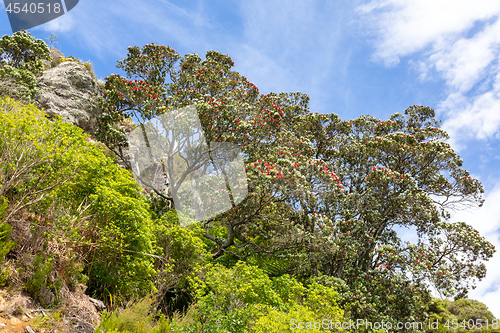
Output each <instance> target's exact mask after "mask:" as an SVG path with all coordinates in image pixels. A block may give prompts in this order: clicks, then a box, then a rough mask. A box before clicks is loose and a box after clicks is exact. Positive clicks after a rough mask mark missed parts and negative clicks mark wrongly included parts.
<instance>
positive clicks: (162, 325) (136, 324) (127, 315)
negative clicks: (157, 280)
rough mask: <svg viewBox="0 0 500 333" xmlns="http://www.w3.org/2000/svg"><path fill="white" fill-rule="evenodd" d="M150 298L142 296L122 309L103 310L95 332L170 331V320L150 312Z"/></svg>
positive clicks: (140, 332)
mask: <svg viewBox="0 0 500 333" xmlns="http://www.w3.org/2000/svg"><path fill="white" fill-rule="evenodd" d="M151 304H152V300H151V298H144V299H143V300H141V301H139V302H136V303H134V304H132V305H130V306H129V307H127V308H126V309H124V310H123V311H120V312H119V311H118V310H117V311H114V312H105V313H104V314H103V316H102V318H101V323H100V325H99V327H97V328H96V329H95V331H94V332H96V333H126V332H129V333H167V332H172V330H171V328H170V321H169V320H168V319H165V317H163V316H160V317H159V320H155V319H154V317H155V314H154V313H151Z"/></svg>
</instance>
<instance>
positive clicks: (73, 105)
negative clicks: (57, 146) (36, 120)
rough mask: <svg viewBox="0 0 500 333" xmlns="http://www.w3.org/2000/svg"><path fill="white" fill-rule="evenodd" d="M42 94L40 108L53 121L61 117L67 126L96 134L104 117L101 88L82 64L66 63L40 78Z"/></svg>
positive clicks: (53, 68) (37, 99) (38, 98)
mask: <svg viewBox="0 0 500 333" xmlns="http://www.w3.org/2000/svg"><path fill="white" fill-rule="evenodd" d="M38 87H39V88H40V93H39V94H38V95H37V97H36V104H37V106H38V107H39V108H43V110H44V111H45V113H46V114H47V115H48V116H49V118H50V117H53V116H54V115H56V114H57V115H59V116H61V117H62V119H63V120H64V121H66V122H69V123H72V124H74V125H76V126H78V127H81V128H82V129H83V130H84V131H85V132H87V133H89V134H93V133H94V132H95V129H96V123H97V118H98V117H99V116H100V115H101V112H100V109H99V107H98V105H97V96H98V94H99V84H98V82H97V79H96V77H95V75H94V74H93V73H91V72H90V71H89V69H88V68H87V67H85V65H83V64H82V63H81V62H79V61H76V60H74V61H64V62H61V63H60V64H58V65H56V66H55V67H52V68H49V69H47V70H45V72H44V74H43V75H42V76H41V77H40V78H38Z"/></svg>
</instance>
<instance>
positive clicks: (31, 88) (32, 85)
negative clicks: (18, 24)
mask: <svg viewBox="0 0 500 333" xmlns="http://www.w3.org/2000/svg"><path fill="white" fill-rule="evenodd" d="M42 59H47V60H50V59H51V54H50V51H49V48H48V46H47V44H45V42H44V41H43V40H41V39H34V38H33V36H31V34H30V33H29V32H26V31H25V30H22V31H18V32H16V33H14V34H13V35H12V36H7V35H5V36H3V37H2V38H1V39H0V96H2V95H7V96H10V97H12V98H15V99H17V100H20V101H23V102H30V101H31V100H33V98H34V97H35V96H36V94H37V93H38V91H39V88H38V87H37V80H36V77H37V76H39V75H41V74H42V73H43V70H44V67H43V63H42Z"/></svg>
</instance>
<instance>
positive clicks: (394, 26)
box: [358, 0, 500, 149]
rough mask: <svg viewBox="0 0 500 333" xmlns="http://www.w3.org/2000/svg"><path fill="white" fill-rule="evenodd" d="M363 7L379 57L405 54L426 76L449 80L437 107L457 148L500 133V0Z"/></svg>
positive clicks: (393, 59)
mask: <svg viewBox="0 0 500 333" xmlns="http://www.w3.org/2000/svg"><path fill="white" fill-rule="evenodd" d="M358 12H359V13H360V15H362V17H364V18H366V19H367V22H368V23H369V26H370V28H373V29H374V31H375V33H374V38H375V40H376V46H375V52H374V59H375V60H378V61H383V62H384V63H385V64H386V65H388V66H394V65H397V64H398V63H399V62H400V61H401V59H403V58H405V57H406V58H408V59H409V60H410V61H411V63H412V64H414V66H415V68H416V69H417V71H418V72H419V75H420V78H421V79H423V80H425V79H429V78H433V79H439V80H443V81H444V82H445V88H444V89H443V94H444V95H445V96H446V97H445V98H444V99H443V100H442V102H441V103H440V104H439V105H437V106H435V107H437V108H436V109H437V111H438V113H439V114H441V115H442V117H443V118H444V124H443V127H444V129H445V130H447V131H448V132H449V133H450V135H451V137H452V145H453V146H454V147H455V148H458V149H463V148H465V142H466V140H467V139H492V138H493V139H494V138H498V131H499V129H500V87H499V86H500V82H499V76H498V74H499V73H500V64H499V61H498V59H499V58H500V2H496V1H489V0H478V1H458V2H457V1H452V0H411V1H401V0H375V1H371V2H369V3H368V4H365V5H363V6H360V7H358Z"/></svg>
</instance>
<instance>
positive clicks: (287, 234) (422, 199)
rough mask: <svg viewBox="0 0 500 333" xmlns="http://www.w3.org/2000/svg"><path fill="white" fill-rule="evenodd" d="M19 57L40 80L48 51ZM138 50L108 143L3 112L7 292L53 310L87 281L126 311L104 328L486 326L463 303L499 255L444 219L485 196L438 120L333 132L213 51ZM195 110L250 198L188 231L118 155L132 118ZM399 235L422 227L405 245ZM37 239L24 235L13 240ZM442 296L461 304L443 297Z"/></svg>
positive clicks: (108, 93)
mask: <svg viewBox="0 0 500 333" xmlns="http://www.w3.org/2000/svg"><path fill="white" fill-rule="evenodd" d="M24 34H26V33H24ZM23 36H25V35H23ZM25 37H26V36H25ZM19 38H20V37H19V36H18V37H17V39H14V40H16V41H18V42H17V43H20V42H19ZM26 38H28V37H26ZM4 39H5V40H6V41H9V43H10V44H9V45H11V44H12V43H13V42H12V41H11V40H10V39H9V38H6V37H4ZM4 39H2V40H4ZM28 39H29V38H28ZM22 45H24V44H22ZM29 45H31V46H29ZM26 47H27V49H25V50H24V49H23V50H24V51H25V52H24V53H23V54H25V55H26V57H24V58H23V57H21V58H20V57H17V56H16V57H11V58H9V59H8V60H7V58H5V57H3V58H2V59H5V61H4V62H2V63H1V64H0V65H2V66H7V65H6V64H8V66H11V67H12V66H17V67H16V68H18V69H22V70H27V71H29V72H31V73H32V74H33V75H35V74H37V73H39V72H37V69H39V66H38V65H39V62H38V60H40V59H41V58H42V56H40V52H41V53H42V54H43V53H44V51H43V50H44V47H43V46H40V45H39V44H38V42H37V43H31V44H26ZM30 48H31V49H30ZM5 50H11V49H5ZM16 50H17V49H16ZM30 50H31V51H30ZM9 52H11V54H17V53H19V52H17V51H16V52H17V53H16V52H14V51H9ZM128 52H129V53H128V55H127V57H126V58H125V59H124V60H122V61H120V62H119V64H118V67H119V68H121V69H123V71H124V73H125V77H122V76H120V75H116V74H113V75H111V76H109V77H107V78H106V79H105V83H104V94H103V96H102V99H101V101H100V106H101V107H102V109H103V111H104V114H103V116H102V117H101V118H100V119H99V130H98V132H97V134H96V137H97V139H98V140H100V141H101V142H102V144H101V143H95V142H93V141H92V140H90V138H89V137H88V136H87V135H86V134H84V133H83V132H82V130H80V129H79V128H77V127H74V126H73V125H70V124H66V123H64V122H63V121H62V120H61V119H54V120H52V121H49V120H48V119H47V118H46V117H45V115H44V114H43V112H42V111H40V110H38V109H36V108H35V107H34V106H33V105H25V104H22V103H20V102H18V101H15V100H13V99H11V98H6V97H4V98H3V99H1V100H0V124H1V125H0V260H3V263H4V264H5V266H4V265H3V266H2V267H6V269H5V270H4V269H3V268H2V270H1V271H0V285H2V284H6V285H7V286H9V285H10V286H15V285H16V283H19V281H21V283H22V288H23V289H24V290H25V291H26V292H28V293H30V294H31V295H32V296H34V297H36V298H37V300H38V301H39V302H40V303H42V304H43V305H44V306H57V305H58V303H59V302H60V301H61V296H60V295H61V293H60V291H61V290H62V289H64V288H69V289H70V290H73V291H76V290H78V288H79V287H81V286H82V285H86V287H87V293H88V294H90V295H92V296H93V297H96V298H99V299H102V300H104V301H105V302H106V304H107V305H108V306H109V307H111V310H116V311H115V312H113V311H110V312H108V313H107V314H106V315H105V316H104V317H103V319H104V320H103V322H102V323H101V326H100V327H99V328H98V329H97V330H96V331H97V332H147V331H151V332H168V331H172V330H173V331H179V332H181V331H182V332H224V331H225V332H267V331H271V332H286V331H295V330H296V329H297V328H300V327H303V326H304V327H310V328H311V331H319V330H320V328H318V327H317V326H315V323H322V324H323V326H322V327H321V328H324V327H325V326H324V325H327V326H328V324H327V323H333V325H334V324H335V323H336V322H337V323H341V322H349V321H356V320H358V319H363V320H366V321H370V322H372V323H375V322H382V321H384V322H385V323H391V324H392V325H393V326H396V323H397V322H428V321H429V320H435V319H438V320H439V321H440V322H442V321H443V320H446V319H449V318H452V319H460V320H462V318H463V319H464V320H469V319H471V318H474V319H477V318H476V317H477V316H484V317H485V319H489V320H493V319H494V318H492V316H491V314H490V313H488V312H487V310H486V309H481V308H480V306H479V305H478V303H476V302H472V301H469V300H467V299H464V298H465V297H466V295H467V292H468V291H469V290H470V289H471V288H473V287H474V285H475V283H476V282H477V281H478V280H480V279H482V278H483V277H484V276H485V274H486V270H485V266H484V262H485V261H487V260H488V259H490V258H491V257H492V255H493V253H494V251H495V250H494V248H493V246H492V245H491V244H490V243H489V242H488V241H486V240H485V239H484V238H483V237H482V236H481V235H479V233H478V232H477V231H476V230H474V229H473V228H472V227H470V226H469V225H468V224H466V223H465V222H455V221H451V220H450V217H449V214H448V211H449V210H450V209H460V208H461V207H465V206H467V205H481V204H482V199H481V194H482V193H483V189H482V185H481V183H480V182H479V181H477V180H476V179H473V178H472V177H470V175H469V173H468V172H467V171H466V170H464V169H463V168H462V160H461V159H460V157H459V156H458V155H457V154H456V153H455V152H454V151H453V150H452V149H451V147H450V146H449V145H448V144H446V143H445V142H444V140H445V139H446V138H447V134H446V133H445V132H444V131H443V130H441V129H440V128H439V122H438V121H437V120H436V119H435V114H434V111H433V110H432V109H430V108H427V107H422V106H412V107H409V108H408V109H407V110H405V111H404V113H401V114H400V113H398V114H394V115H393V116H391V117H390V119H389V120H380V119H376V118H374V117H371V116H361V117H359V118H356V119H354V120H341V119H339V117H338V116H337V115H335V114H333V113H332V114H317V113H312V112H310V110H309V104H308V102H309V100H308V96H307V95H304V94H301V93H279V94H275V93H270V94H267V95H262V94H260V93H259V90H258V89H257V87H256V86H255V85H254V84H252V83H250V82H248V80H247V79H246V78H245V77H244V76H242V75H240V74H239V73H237V72H235V71H234V70H232V67H233V62H232V60H231V59H230V58H229V57H228V56H226V55H222V54H220V53H218V52H215V51H210V52H208V53H207V55H206V57H205V59H204V60H202V59H201V58H200V57H199V56H198V55H196V54H188V55H185V56H183V57H181V56H179V55H178V54H177V52H176V51H175V50H173V49H172V48H170V47H165V46H161V45H156V44H149V45H146V46H144V47H143V48H138V47H131V48H129V50H128ZM32 62H33V63H32ZM30 63H32V65H29V64H30ZM15 64H17V65H15ZM37 64H38V65H37ZM30 66H31V67H30ZM33 93H35V92H34V91H33ZM187 105H193V106H195V107H196V110H197V113H198V117H199V119H200V121H201V125H202V127H203V130H204V135H205V138H206V140H207V144H211V143H216V142H217V143H218V142H223V143H231V144H234V145H237V146H238V147H239V148H240V149H241V151H242V155H243V157H244V160H245V167H246V173H247V182H248V196H247V197H246V198H245V199H244V200H243V201H242V202H240V203H239V204H237V205H235V204H234V203H233V207H232V209H231V210H229V211H227V212H225V213H222V214H220V215H218V216H216V217H215V218H211V219H209V220H206V221H203V222H201V223H197V224H193V225H190V226H188V227H182V226H181V225H180V223H179V218H178V215H177V211H176V210H175V205H173V200H172V196H171V194H172V191H173V190H175V187H176V186H178V184H175V183H173V184H171V192H170V193H169V192H168V191H163V190H160V189H153V191H145V190H143V189H141V188H140V186H139V185H138V184H137V183H136V181H135V180H134V178H133V176H132V174H131V172H130V171H129V170H126V169H124V168H121V167H119V166H118V164H117V163H116V162H115V160H114V159H113V158H111V157H110V156H109V151H110V150H111V151H112V152H114V153H115V154H116V155H117V156H118V157H119V158H121V159H122V160H123V161H124V162H125V164H127V162H128V160H127V156H126V150H125V149H126V148H127V135H126V131H125V128H124V124H125V123H126V122H127V121H128V122H130V119H131V117H132V118H133V119H135V120H136V121H139V122H145V121H147V120H151V119H154V118H155V117H157V116H159V115H162V114H165V113H169V112H175V109H177V108H181V107H183V106H187ZM56 118H57V117H56ZM402 228H406V229H409V230H413V231H414V233H415V238H414V239H413V240H412V242H405V241H403V240H402V239H401V238H400V237H399V235H398V231H399V230H401V229H402ZM27 230H31V236H30V237H31V238H30V239H29V240H27V239H23V238H22V237H21V236H20V235H23V234H26V233H27V232H28V231H27ZM10 238H14V239H13V240H11V239H10ZM16 242H17V243H16ZM20 249H22V251H23V252H24V253H23V254H22V255H18V254H17V252H16V251H21V250H20ZM432 289H434V290H437V292H439V293H441V295H442V296H443V297H454V298H456V299H458V300H457V301H455V302H448V301H446V302H448V303H442V301H437V300H434V299H433V298H432V297H431V290H432ZM146 296H149V297H146ZM144 297H146V298H144ZM142 298H144V300H143V301H140V302H137V303H135V304H134V305H130V306H129V307H128V308H126V309H125V310H123V311H119V310H118V309H117V308H118V306H120V307H123V306H124V305H125V304H127V303H129V301H132V300H139V299H142ZM464 308H467V309H476V308H477V309H476V310H478V311H476V312H477V313H480V314H478V315H476V314H474V315H471V312H470V311H469V312H466V311H462V309H464ZM471 311H472V310H471ZM474 311H475V310H474ZM160 312H161V313H160ZM471 316H472V317H471ZM323 320H325V321H323ZM308 325H309V326H308ZM331 325H332V324H330V326H328V327H329V328H332V326H331ZM333 327H335V326H333ZM439 329H443V327H440V328H439ZM349 330H352V328H345V329H344V331H349ZM356 331H362V329H360V328H358V329H357V330H356ZM365 331H374V332H375V331H377V330H376V329H365ZM414 331H415V330H414ZM417 331H418V329H417Z"/></svg>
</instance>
